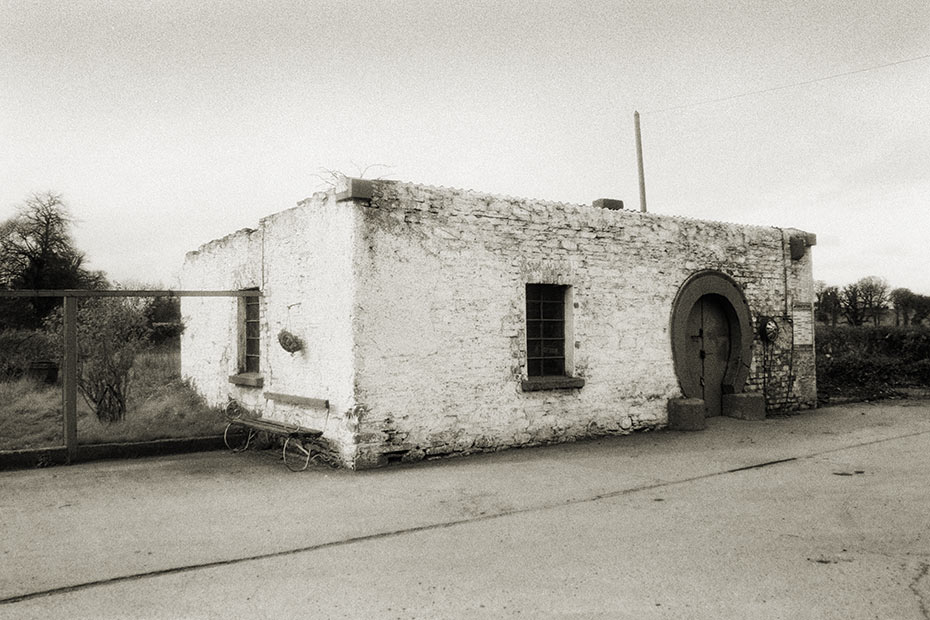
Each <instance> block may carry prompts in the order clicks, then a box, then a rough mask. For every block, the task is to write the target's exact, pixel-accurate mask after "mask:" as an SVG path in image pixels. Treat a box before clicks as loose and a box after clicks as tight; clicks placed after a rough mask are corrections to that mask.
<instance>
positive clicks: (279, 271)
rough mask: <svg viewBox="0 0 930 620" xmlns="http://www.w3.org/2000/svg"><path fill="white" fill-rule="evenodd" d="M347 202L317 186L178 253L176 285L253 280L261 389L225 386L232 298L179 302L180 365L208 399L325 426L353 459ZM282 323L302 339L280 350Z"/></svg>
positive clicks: (233, 364) (241, 284) (233, 348)
mask: <svg viewBox="0 0 930 620" xmlns="http://www.w3.org/2000/svg"><path fill="white" fill-rule="evenodd" d="M357 219H358V214H357V212H356V211H355V207H354V205H352V204H351V203H350V204H348V205H343V204H337V203H336V202H335V199H334V196H333V194H332V193H330V194H329V195H326V194H318V195H315V196H313V197H312V198H309V199H307V200H305V201H303V202H301V203H300V204H299V205H298V206H297V207H295V208H293V209H288V210H286V211H282V212H280V213H277V214H274V215H272V216H269V217H266V218H264V219H263V220H261V222H260V225H259V229H258V230H257V231H240V232H238V233H236V234H233V235H230V236H228V237H224V238H223V239H219V240H216V241H213V242H210V243H208V244H206V245H204V246H203V247H201V248H200V249H199V250H198V251H196V252H191V253H189V254H188V255H187V259H186V261H185V265H184V269H183V272H182V284H183V286H184V288H190V289H230V290H235V289H241V288H249V287H260V288H261V290H262V298H261V306H260V309H261V310H260V311H261V334H260V335H261V361H260V366H261V368H260V369H261V375H262V377H263V382H264V384H263V386H262V387H248V386H239V385H234V384H232V383H230V382H229V379H228V378H229V376H230V375H234V374H236V373H237V372H238V367H237V365H238V353H237V346H238V345H237V341H238V325H237V315H238V313H237V304H238V302H237V300H236V299H230V298H219V299H217V298H189V297H185V298H183V301H182V315H183V317H184V321H185V325H186V329H185V331H184V335H183V336H182V345H181V346H182V349H181V350H182V354H181V360H182V372H183V373H184V376H185V377H189V378H190V379H191V380H192V382H193V383H194V385H195V386H196V387H197V389H198V390H199V391H200V392H201V393H202V394H204V396H206V398H207V400H208V401H209V402H210V403H211V404H214V405H222V404H225V403H226V402H227V399H228V398H234V399H235V400H237V401H239V402H240V403H241V404H243V405H244V406H245V407H247V408H248V409H250V410H252V411H253V412H255V413H258V414H261V415H262V416H263V417H266V418H270V419H274V420H278V421H281V422H287V423H296V424H299V425H301V426H306V427H310V428H316V429H320V430H322V431H324V435H323V436H324V439H325V440H326V441H327V442H329V445H330V447H331V448H332V450H333V452H336V453H338V455H339V456H340V458H341V459H342V460H343V462H345V463H346V464H348V465H351V464H352V462H353V461H354V458H355V444H356V441H355V433H356V430H357V429H356V428H355V426H354V421H355V409H354V381H353V369H352V342H351V337H352V334H351V325H352V311H353V285H352V283H353V279H352V268H353V261H352V257H353V255H354V252H353V249H352V244H353V243H354V242H355V241H354V237H355V227H356V226H357ZM281 330H287V331H289V332H291V333H292V334H294V335H296V336H298V337H299V338H301V339H302V340H303V342H304V343H305V347H304V349H303V350H301V351H298V352H296V353H288V352H287V351H285V350H284V349H283V348H282V347H281V346H280V345H279V343H278V334H279V333H280V332H281ZM266 393H277V394H284V395H285V396H296V397H303V398H312V399H320V400H328V401H329V403H330V406H329V408H328V409H327V408H324V407H313V406H306V405H295V404H293V403H288V402H286V401H276V400H274V399H270V398H266V397H265V394H266Z"/></svg>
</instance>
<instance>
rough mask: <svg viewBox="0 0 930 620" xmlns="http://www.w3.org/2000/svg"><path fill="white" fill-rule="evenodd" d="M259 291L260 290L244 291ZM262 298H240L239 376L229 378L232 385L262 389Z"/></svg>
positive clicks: (238, 323)
mask: <svg viewBox="0 0 930 620" xmlns="http://www.w3.org/2000/svg"><path fill="white" fill-rule="evenodd" d="M244 290H249V291H257V290H258V289H244ZM260 309H261V298H260V297H258V296H255V297H240V298H239V312H238V315H237V317H238V318H237V322H236V324H237V330H238V343H237V344H238V346H237V354H238V368H237V374H235V375H232V376H231V377H229V381H230V383H235V384H237V385H244V386H249V387H261V386H262V377H261V375H260V374H259V373H260V372H261V315H260Z"/></svg>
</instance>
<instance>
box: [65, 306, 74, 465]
mask: <svg viewBox="0 0 930 620" xmlns="http://www.w3.org/2000/svg"><path fill="white" fill-rule="evenodd" d="M77 301H78V300H77V297H71V296H67V295H66V296H65V298H64V302H65V305H64V315H65V316H64V319H65V321H64V323H65V324H64V339H65V342H64V345H65V359H64V366H65V367H64V376H63V378H62V379H63V381H62V417H63V419H64V439H65V448H66V449H67V452H68V463H73V462H74V461H75V460H76V459H77V381H78V377H77V367H78V363H77V358H78V350H77Z"/></svg>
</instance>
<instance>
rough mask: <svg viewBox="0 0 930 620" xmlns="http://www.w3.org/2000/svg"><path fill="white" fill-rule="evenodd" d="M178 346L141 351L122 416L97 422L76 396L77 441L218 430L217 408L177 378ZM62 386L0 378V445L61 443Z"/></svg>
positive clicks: (19, 446)
mask: <svg viewBox="0 0 930 620" xmlns="http://www.w3.org/2000/svg"><path fill="white" fill-rule="evenodd" d="M180 367H181V359H180V350H179V349H178V348H177V347H168V348H157V349H152V350H148V351H144V352H143V353H141V354H139V355H138V356H137V357H136V360H135V364H134V365H133V376H132V384H131V388H130V392H129V403H128V407H127V412H126V418H125V419H124V420H123V421H121V422H116V423H113V424H109V425H108V424H102V423H101V422H99V421H98V420H97V416H96V415H95V414H94V412H93V411H92V409H91V408H90V407H89V406H88V405H87V403H86V402H84V400H83V398H81V396H80V395H79V396H78V410H77V436H78V443H79V444H97V443H109V442H125V441H149V440H154V439H167V438H179V437H201V436H205V435H216V434H220V433H222V432H223V429H224V428H225V421H224V416H223V413H222V411H221V410H220V409H216V408H210V407H207V406H206V403H204V401H203V398H201V397H200V396H199V395H198V394H197V393H196V392H195V391H194V390H193V389H192V388H191V387H190V386H189V385H188V384H187V383H186V382H185V381H183V380H182V379H181V372H180ZM62 443H63V439H62V414H61V385H60V384H59V385H47V384H43V383H39V382H36V381H35V380H32V379H26V378H22V379H17V380H15V381H5V382H0V450H21V449H26V448H44V447H51V446H60V445H62Z"/></svg>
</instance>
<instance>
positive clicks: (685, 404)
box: [668, 398, 707, 431]
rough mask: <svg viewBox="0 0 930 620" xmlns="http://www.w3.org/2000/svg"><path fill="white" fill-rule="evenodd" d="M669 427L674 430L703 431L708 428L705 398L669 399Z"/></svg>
mask: <svg viewBox="0 0 930 620" xmlns="http://www.w3.org/2000/svg"><path fill="white" fill-rule="evenodd" d="M668 427H669V429H670V430H673V431H702V430H704V429H705V428H707V421H706V420H705V417H704V399H703V398H672V399H669V401H668Z"/></svg>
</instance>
